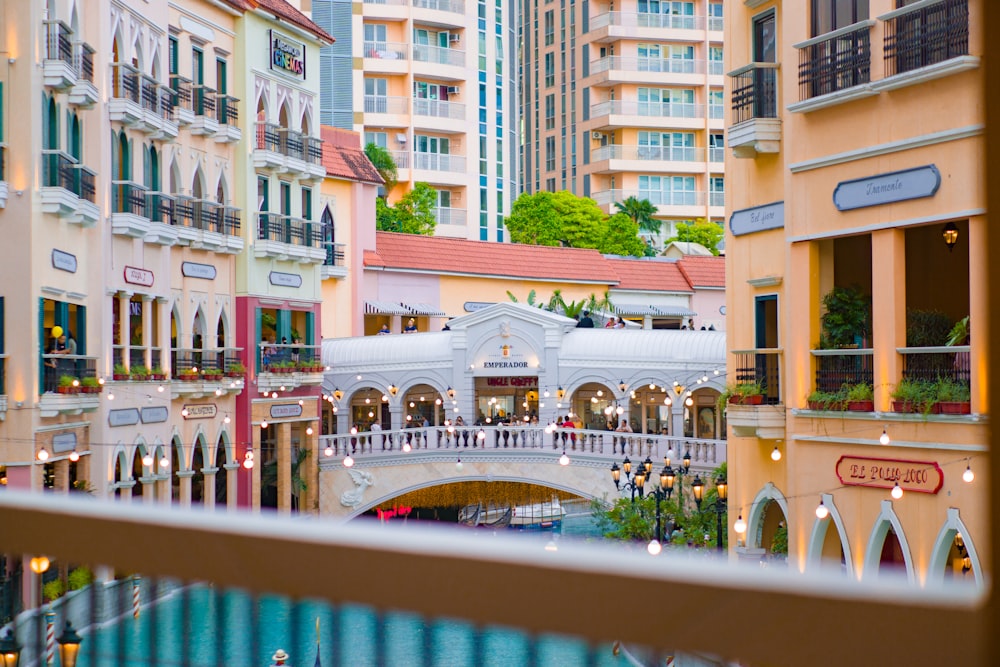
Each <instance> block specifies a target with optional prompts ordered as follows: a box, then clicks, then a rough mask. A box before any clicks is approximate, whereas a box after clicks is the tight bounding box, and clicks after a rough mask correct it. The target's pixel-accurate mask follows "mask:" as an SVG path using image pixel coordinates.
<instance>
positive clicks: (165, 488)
mask: <svg viewBox="0 0 1000 667" xmlns="http://www.w3.org/2000/svg"><path fill="white" fill-rule="evenodd" d="M170 494H171V488H170V473H169V472H163V473H160V474H159V475H157V476H156V501H157V502H158V503H159V504H161V505H169V504H170V501H171V500H172V498H171V497H170Z"/></svg>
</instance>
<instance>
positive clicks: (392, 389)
mask: <svg viewBox="0 0 1000 667" xmlns="http://www.w3.org/2000/svg"><path fill="white" fill-rule="evenodd" d="M397 391H399V387H397V386H396V385H394V384H390V385H389V393H390V394H392V395H393V396H395V395H396V392H397Z"/></svg>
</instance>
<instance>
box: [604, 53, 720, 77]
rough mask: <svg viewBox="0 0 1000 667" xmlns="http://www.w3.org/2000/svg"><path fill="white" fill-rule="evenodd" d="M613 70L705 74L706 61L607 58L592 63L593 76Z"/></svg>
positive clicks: (658, 58) (660, 58)
mask: <svg viewBox="0 0 1000 667" xmlns="http://www.w3.org/2000/svg"><path fill="white" fill-rule="evenodd" d="M611 70H620V71H624V72H657V73H663V74H704V73H705V61H704V60H695V59H693V58H662V57H639V56H606V57H604V58H599V59H597V60H595V61H593V62H591V63H590V73H591V74H599V73H601V72H608V71H611Z"/></svg>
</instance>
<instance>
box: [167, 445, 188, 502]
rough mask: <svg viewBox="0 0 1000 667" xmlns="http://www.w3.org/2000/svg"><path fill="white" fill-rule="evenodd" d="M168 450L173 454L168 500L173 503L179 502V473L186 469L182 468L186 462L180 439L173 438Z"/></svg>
mask: <svg viewBox="0 0 1000 667" xmlns="http://www.w3.org/2000/svg"><path fill="white" fill-rule="evenodd" d="M170 448H171V449H172V450H173V452H174V474H173V475H171V477H170V499H171V501H173V502H175V503H180V502H181V476H180V473H181V472H182V471H184V470H186V468H185V467H184V466H185V464H186V461H185V460H184V445H183V444H181V439H180V438H179V437H178V436H176V435H175V436H174V437H173V439H172V440H171V442H170Z"/></svg>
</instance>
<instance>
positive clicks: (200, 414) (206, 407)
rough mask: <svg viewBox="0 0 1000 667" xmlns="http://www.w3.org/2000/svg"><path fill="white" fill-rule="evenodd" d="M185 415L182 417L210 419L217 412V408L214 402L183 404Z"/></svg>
mask: <svg viewBox="0 0 1000 667" xmlns="http://www.w3.org/2000/svg"><path fill="white" fill-rule="evenodd" d="M184 409H185V410H187V417H185V418H184V419H211V418H212V417H214V416H215V415H217V414H218V413H219V408H217V407H216V405H215V403H199V404H198V405H185V406H184Z"/></svg>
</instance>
